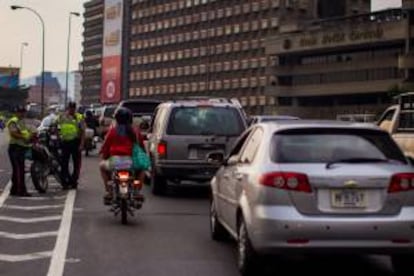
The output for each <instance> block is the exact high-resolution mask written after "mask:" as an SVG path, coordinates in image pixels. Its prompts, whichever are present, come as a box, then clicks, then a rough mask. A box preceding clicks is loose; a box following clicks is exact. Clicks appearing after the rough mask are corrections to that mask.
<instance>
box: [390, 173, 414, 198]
mask: <svg viewBox="0 0 414 276" xmlns="http://www.w3.org/2000/svg"><path fill="white" fill-rule="evenodd" d="M413 190H414V173H397V174H394V175H393V176H392V178H391V183H390V186H389V187H388V193H398V192H406V191H413Z"/></svg>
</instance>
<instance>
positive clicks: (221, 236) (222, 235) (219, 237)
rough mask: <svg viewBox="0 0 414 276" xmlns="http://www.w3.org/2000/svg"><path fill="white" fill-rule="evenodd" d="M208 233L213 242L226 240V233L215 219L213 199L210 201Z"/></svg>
mask: <svg viewBox="0 0 414 276" xmlns="http://www.w3.org/2000/svg"><path fill="white" fill-rule="evenodd" d="M210 233H211V238H212V239H213V240H215V241H224V240H226V239H227V238H228V233H227V231H226V229H225V228H224V226H223V225H222V224H221V223H220V221H219V220H218V218H217V212H216V204H215V201H214V199H212V200H211V201H210Z"/></svg>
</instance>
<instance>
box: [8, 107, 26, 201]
mask: <svg viewBox="0 0 414 276" xmlns="http://www.w3.org/2000/svg"><path fill="white" fill-rule="evenodd" d="M14 111H15V115H14V116H13V117H12V118H11V119H10V120H9V121H8V122H7V124H6V126H7V128H8V130H9V135H10V142H9V150H8V151H9V157H10V163H11V165H12V170H13V174H12V187H11V190H10V195H12V196H30V194H29V193H28V192H27V190H26V185H25V181H24V168H25V166H24V160H25V157H26V152H27V150H28V149H29V147H30V139H31V133H30V131H29V128H28V127H27V126H26V124H25V122H24V120H23V118H24V117H25V115H26V108H25V107H24V106H17V107H16V108H15V110H14Z"/></svg>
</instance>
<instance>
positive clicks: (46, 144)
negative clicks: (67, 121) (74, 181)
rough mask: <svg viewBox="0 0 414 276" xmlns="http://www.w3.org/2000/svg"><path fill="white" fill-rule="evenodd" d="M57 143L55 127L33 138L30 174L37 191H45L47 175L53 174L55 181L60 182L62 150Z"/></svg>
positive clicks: (57, 137)
mask: <svg viewBox="0 0 414 276" xmlns="http://www.w3.org/2000/svg"><path fill="white" fill-rule="evenodd" d="M59 145H60V140H59V136H58V130H57V128H55V127H50V128H49V129H47V130H45V131H42V132H40V133H39V134H38V135H36V136H35V137H34V139H33V143H32V148H31V159H32V164H31V166H30V176H31V178H32V182H33V185H34V187H35V189H36V190H37V191H38V192H39V193H46V191H47V189H48V187H49V182H48V176H49V175H53V176H54V178H55V179H56V181H57V182H58V183H60V184H62V167H61V154H62V151H61V149H60V146H59Z"/></svg>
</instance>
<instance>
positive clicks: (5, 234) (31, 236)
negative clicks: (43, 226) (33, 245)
mask: <svg viewBox="0 0 414 276" xmlns="http://www.w3.org/2000/svg"><path fill="white" fill-rule="evenodd" d="M57 234H58V232H57V231H54V232H39V233H29V234H15V233H9V232H1V231H0V238H6V239H13V240H26V239H36V238H44V237H53V236H57Z"/></svg>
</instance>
